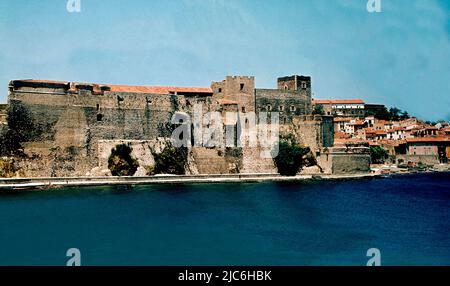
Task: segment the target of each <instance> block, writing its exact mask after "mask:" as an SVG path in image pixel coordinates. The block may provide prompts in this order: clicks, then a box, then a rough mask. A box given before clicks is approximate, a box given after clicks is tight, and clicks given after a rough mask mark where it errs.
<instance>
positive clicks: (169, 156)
mask: <svg viewBox="0 0 450 286" xmlns="http://www.w3.org/2000/svg"><path fill="white" fill-rule="evenodd" d="M187 154H188V150H187V148H186V147H180V148H176V147H174V146H173V145H172V144H168V145H167V146H166V147H165V148H164V150H163V151H162V152H161V153H160V154H157V153H153V157H154V158H155V169H154V173H155V174H171V175H184V174H185V173H186V170H185V167H186V163H187Z"/></svg>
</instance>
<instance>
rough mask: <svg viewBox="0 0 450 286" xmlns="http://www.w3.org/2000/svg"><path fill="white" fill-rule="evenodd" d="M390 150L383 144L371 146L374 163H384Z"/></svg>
mask: <svg viewBox="0 0 450 286" xmlns="http://www.w3.org/2000/svg"><path fill="white" fill-rule="evenodd" d="M388 156H389V154H388V152H387V151H386V150H385V149H384V148H383V147H381V146H371V147H370V159H371V161H372V164H383V163H384V162H385V160H386V159H387V158H388Z"/></svg>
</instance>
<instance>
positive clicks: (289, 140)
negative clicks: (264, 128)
mask: <svg viewBox="0 0 450 286" xmlns="http://www.w3.org/2000/svg"><path fill="white" fill-rule="evenodd" d="M309 152H310V149H309V148H305V147H302V146H301V145H300V144H299V143H298V142H297V140H296V138H295V136H294V135H293V134H287V135H280V140H279V142H278V156H276V157H275V158H274V162H275V166H276V167H277V169H278V173H280V174H281V175H282V176H295V175H297V173H298V172H299V171H300V170H301V169H302V168H303V166H304V165H305V163H306V162H305V160H304V158H303V157H304V156H305V155H307V154H308V153H309ZM308 160H309V159H308Z"/></svg>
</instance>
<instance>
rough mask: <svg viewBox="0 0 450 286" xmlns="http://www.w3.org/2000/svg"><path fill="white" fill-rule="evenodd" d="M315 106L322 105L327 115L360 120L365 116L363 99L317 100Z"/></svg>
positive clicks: (314, 101)
mask: <svg viewBox="0 0 450 286" xmlns="http://www.w3.org/2000/svg"><path fill="white" fill-rule="evenodd" d="M313 105H321V106H322V107H323V110H324V112H325V115H333V116H341V117H358V118H363V117H364V116H365V111H364V101H363V100H362V99H315V100H313Z"/></svg>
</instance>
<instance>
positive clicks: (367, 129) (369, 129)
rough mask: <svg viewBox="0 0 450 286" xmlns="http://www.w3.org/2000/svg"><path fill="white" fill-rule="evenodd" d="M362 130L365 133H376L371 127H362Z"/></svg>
mask: <svg viewBox="0 0 450 286" xmlns="http://www.w3.org/2000/svg"><path fill="white" fill-rule="evenodd" d="M363 130H364V132H366V134H376V133H377V131H376V130H375V129H373V128H371V127H369V128H364V129H363Z"/></svg>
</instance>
